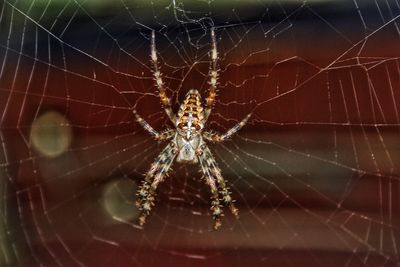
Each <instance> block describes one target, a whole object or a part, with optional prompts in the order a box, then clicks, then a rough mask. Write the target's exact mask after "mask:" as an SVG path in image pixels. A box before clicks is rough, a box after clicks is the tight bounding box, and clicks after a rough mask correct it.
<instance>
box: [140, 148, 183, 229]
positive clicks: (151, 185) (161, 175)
mask: <svg viewBox="0 0 400 267" xmlns="http://www.w3.org/2000/svg"><path fill="white" fill-rule="evenodd" d="M176 155H177V149H176V145H175V143H173V142H171V143H169V144H168V145H167V146H166V147H165V148H164V150H163V151H162V152H161V153H160V155H159V156H158V157H157V159H156V161H155V162H154V163H153V164H152V165H151V167H150V170H149V171H148V172H147V174H146V177H145V180H144V181H143V183H142V185H141V186H140V187H139V189H138V191H137V201H136V206H137V207H138V209H139V210H140V211H141V214H140V216H139V224H140V225H143V224H144V223H145V222H146V217H147V215H149V214H150V211H151V209H152V207H153V206H154V205H155V196H156V190H157V186H158V185H159V183H161V182H162V181H163V180H164V179H165V177H166V176H167V173H168V171H169V169H170V168H171V165H172V162H173V161H174V159H175V157H176Z"/></svg>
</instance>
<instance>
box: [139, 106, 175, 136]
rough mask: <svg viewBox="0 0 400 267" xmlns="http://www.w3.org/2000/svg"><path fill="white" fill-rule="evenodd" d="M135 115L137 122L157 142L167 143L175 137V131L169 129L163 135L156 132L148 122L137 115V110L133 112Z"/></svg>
mask: <svg viewBox="0 0 400 267" xmlns="http://www.w3.org/2000/svg"><path fill="white" fill-rule="evenodd" d="M133 114H135V117H136V121H137V122H138V123H139V124H140V125H141V126H142V127H143V128H144V129H145V130H146V131H148V132H149V133H150V134H151V135H152V136H153V137H154V138H155V139H156V140H159V141H165V140H168V139H171V138H172V137H173V136H174V134H175V131H174V130H171V129H167V130H165V131H163V132H162V133H159V132H157V131H156V130H154V128H153V127H151V125H150V124H149V123H148V122H146V121H145V120H144V119H143V118H142V117H140V116H139V114H137V112H136V110H134V111H133Z"/></svg>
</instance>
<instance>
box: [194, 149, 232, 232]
mask: <svg viewBox="0 0 400 267" xmlns="http://www.w3.org/2000/svg"><path fill="white" fill-rule="evenodd" d="M197 156H198V158H199V162H200V165H201V169H202V172H203V174H204V177H205V179H206V183H207V184H208V185H209V186H210V188H211V193H212V202H211V210H212V211H213V218H214V220H215V225H214V228H215V229H218V228H219V227H220V226H221V219H220V217H221V216H223V213H222V210H221V204H220V200H219V194H220V195H221V196H222V201H223V202H224V203H225V205H226V206H227V207H229V209H230V210H231V212H232V214H233V215H235V217H238V209H237V208H236V207H235V205H234V204H233V202H234V201H233V200H232V197H231V195H230V194H231V193H230V192H229V189H228V187H227V186H226V184H225V181H224V179H223V178H222V175H221V171H220V169H219V168H218V166H217V163H216V162H215V159H214V157H213V156H212V154H211V152H210V150H209V149H208V147H207V146H206V145H205V144H203V145H201V147H200V149H199V150H198V151H197ZM217 184H218V186H219V189H218V188H217Z"/></svg>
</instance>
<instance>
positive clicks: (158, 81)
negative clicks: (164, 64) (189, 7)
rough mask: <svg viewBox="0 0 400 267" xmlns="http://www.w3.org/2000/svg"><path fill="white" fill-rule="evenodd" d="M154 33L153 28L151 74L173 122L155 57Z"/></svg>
mask: <svg viewBox="0 0 400 267" xmlns="http://www.w3.org/2000/svg"><path fill="white" fill-rule="evenodd" d="M155 39H156V37H155V33H154V30H153V31H152V32H151V54H150V58H151V63H152V64H153V76H154V80H155V83H156V86H157V89H158V94H159V96H160V100H161V103H162V105H163V106H164V110H165V113H166V114H167V116H168V117H169V119H170V120H171V121H172V123H173V124H175V121H176V118H175V115H174V112H173V111H172V107H171V101H170V99H169V98H168V97H167V94H166V92H165V91H166V90H165V87H164V82H163V79H162V74H161V71H160V67H159V65H158V57H157V50H156V41H155Z"/></svg>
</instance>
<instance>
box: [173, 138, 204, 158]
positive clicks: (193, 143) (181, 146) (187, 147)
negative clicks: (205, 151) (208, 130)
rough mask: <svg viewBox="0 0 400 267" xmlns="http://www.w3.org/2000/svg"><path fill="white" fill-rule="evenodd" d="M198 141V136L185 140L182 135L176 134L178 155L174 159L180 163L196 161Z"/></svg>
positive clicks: (199, 140) (199, 139)
mask: <svg viewBox="0 0 400 267" xmlns="http://www.w3.org/2000/svg"><path fill="white" fill-rule="evenodd" d="M200 142H201V137H200V136H194V137H192V138H191V139H189V140H186V139H185V138H184V137H182V136H180V135H177V136H176V144H177V147H178V156H177V158H176V161H177V162H182V163H197V162H198V160H197V155H196V150H197V149H198V147H199V145H200Z"/></svg>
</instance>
